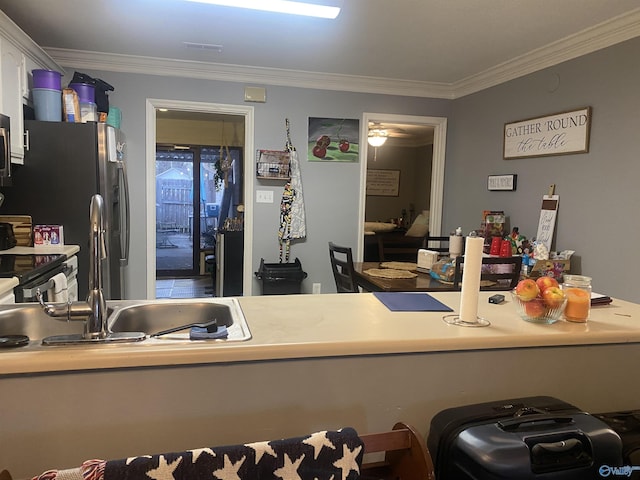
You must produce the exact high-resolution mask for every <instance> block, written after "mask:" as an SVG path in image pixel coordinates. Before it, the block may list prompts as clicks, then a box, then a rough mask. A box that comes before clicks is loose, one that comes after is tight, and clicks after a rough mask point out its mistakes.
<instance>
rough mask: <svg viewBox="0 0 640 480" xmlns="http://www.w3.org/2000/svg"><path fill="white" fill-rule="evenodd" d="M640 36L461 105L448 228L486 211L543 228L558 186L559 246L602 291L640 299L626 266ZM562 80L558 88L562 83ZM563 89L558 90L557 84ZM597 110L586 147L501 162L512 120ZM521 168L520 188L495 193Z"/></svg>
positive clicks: (639, 100) (530, 229)
mask: <svg viewBox="0 0 640 480" xmlns="http://www.w3.org/2000/svg"><path fill="white" fill-rule="evenodd" d="M638 55H640V39H634V40H631V41H628V42H625V43H623V44H620V45H617V46H614V47H610V48H608V49H605V50H601V51H598V52H596V53H593V54H590V55H588V56H585V57H582V58H579V59H576V60H572V61H569V62H566V63H564V64H561V65H558V66H556V67H553V68H549V69H547V70H544V71H540V72H537V73H535V74H531V75H528V76H526V77H524V78H521V79H517V80H514V81H511V82H508V83H506V84H503V85H500V86H497V87H494V88H491V89H488V90H485V91H482V92H479V93H477V94H474V95H470V96H467V97H464V98H461V99H458V100H456V101H455V102H454V107H453V114H452V116H451V119H450V122H449V126H448V134H449V135H448V145H447V165H446V173H445V199H444V213H443V231H447V230H449V229H451V228H454V227H455V226H457V225H462V226H463V228H464V230H465V232H467V231H469V230H472V229H475V228H477V227H478V226H479V224H480V219H481V213H482V210H484V209H494V210H504V211H505V212H506V214H507V215H508V217H509V220H510V224H511V226H518V227H519V228H520V232H521V233H522V234H524V235H526V236H527V237H528V238H531V237H533V236H535V235H536V230H537V225H538V218H539V210H540V206H541V202H542V196H543V195H544V194H546V192H547V190H548V188H549V185H550V184H555V185H556V193H557V194H558V195H559V196H560V205H559V211H558V217H557V224H556V238H555V242H554V247H555V248H556V249H557V250H567V249H569V250H575V251H576V255H578V256H579V258H577V259H576V262H574V264H576V267H577V269H578V270H579V271H581V272H582V273H583V274H585V275H589V276H592V277H593V286H594V290H596V291H599V292H602V293H606V294H610V295H614V296H617V297H620V298H623V299H625V300H630V301H634V302H640V289H638V288H637V284H638V283H637V279H636V278H637V272H635V270H634V267H633V264H629V263H627V262H628V261H629V260H628V259H629V258H633V257H634V254H635V252H634V251H633V250H632V249H631V245H633V242H634V239H636V238H638V236H639V234H640V231H639V230H640V229H639V226H638V214H637V208H638V204H639V203H640V202H639V201H638V200H639V198H638V178H640V162H639V161H638V135H639V133H640V113H639V112H640V95H639V94H638V85H640V63H639V62H638V61H637V58H638ZM558 80H559V85H558ZM556 86H557V88H556ZM585 106H591V107H593V114H592V126H591V142H590V151H589V153H586V154H576V155H565V156H553V157H540V158H528V159H518V160H503V159H502V135H503V128H504V124H505V123H507V122H512V121H517V120H522V119H527V118H531V117H537V116H544V115H548V114H552V113H556V112H562V111H566V110H573V109H578V108H580V107H585ZM511 173H515V174H517V175H518V187H517V190H516V191H515V192H489V191H487V175H490V174H511Z"/></svg>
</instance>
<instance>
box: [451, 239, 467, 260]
mask: <svg viewBox="0 0 640 480" xmlns="http://www.w3.org/2000/svg"><path fill="white" fill-rule="evenodd" d="M463 238H464V237H462V236H461V235H450V236H449V256H450V257H451V258H456V257H458V256H460V255H462V239H463Z"/></svg>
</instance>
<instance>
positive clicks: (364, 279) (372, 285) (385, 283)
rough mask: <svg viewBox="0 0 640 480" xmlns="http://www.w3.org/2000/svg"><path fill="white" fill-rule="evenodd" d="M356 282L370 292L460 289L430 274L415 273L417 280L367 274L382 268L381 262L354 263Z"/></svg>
mask: <svg viewBox="0 0 640 480" xmlns="http://www.w3.org/2000/svg"><path fill="white" fill-rule="evenodd" d="M353 268H354V272H355V277H356V282H357V283H358V285H359V286H360V287H361V288H362V289H363V290H366V291H368V292H447V291H456V290H459V288H455V287H454V286H453V282H451V283H449V282H447V283H443V282H442V281H440V280H437V279H435V278H433V277H432V276H431V275H429V274H428V273H424V272H420V271H414V272H413V273H415V274H416V277H415V278H382V277H374V276H372V275H369V274H367V273H366V272H367V270H369V269H374V268H380V262H354V263H353Z"/></svg>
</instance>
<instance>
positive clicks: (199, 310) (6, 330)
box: [0, 297, 251, 346]
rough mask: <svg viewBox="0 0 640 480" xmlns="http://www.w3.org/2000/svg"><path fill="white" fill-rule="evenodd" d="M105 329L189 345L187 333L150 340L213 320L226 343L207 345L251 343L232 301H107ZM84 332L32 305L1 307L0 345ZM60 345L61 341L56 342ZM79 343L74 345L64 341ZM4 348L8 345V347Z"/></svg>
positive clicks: (80, 326) (77, 323) (76, 323)
mask: <svg viewBox="0 0 640 480" xmlns="http://www.w3.org/2000/svg"><path fill="white" fill-rule="evenodd" d="M107 309H108V311H109V317H108V320H107V324H108V327H109V330H110V332H113V333H114V336H117V335H119V334H121V333H122V332H142V333H144V334H145V335H144V336H142V338H141V339H140V340H142V341H143V342H149V341H151V342H171V343H175V342H192V341H191V340H189V328H186V329H184V330H181V331H178V332H175V333H171V334H168V335H163V336H157V337H151V335H153V334H156V333H158V332H162V331H165V330H169V329H174V328H177V327H181V326H184V325H189V324H192V323H206V322H210V321H211V320H214V319H215V320H216V321H217V324H218V325H219V326H225V327H226V328H227V333H228V336H227V337H226V338H225V339H217V340H203V341H206V342H241V341H246V340H249V339H250V338H251V332H250V331H249V326H248V324H247V321H246V319H245V317H244V314H243V313H242V309H241V308H240V304H239V303H238V300H237V299H236V298H226V297H225V298H215V299H210V300H209V299H202V298H199V299H184V300H109V301H107ZM83 331H84V321H83V320H82V319H72V320H71V321H67V319H66V318H61V319H60V318H52V317H50V316H48V315H47V314H46V313H45V312H44V311H43V309H42V307H41V306H40V305H39V304H37V303H23V304H15V305H0V346H2V339H3V338H5V339H7V338H14V339H15V338H18V337H28V340H29V342H28V345H41V344H45V345H47V344H48V342H47V341H45V342H43V340H44V339H48V338H51V337H65V336H69V337H76V338H77V337H78V335H80V334H82V332H83ZM60 343H64V342H60ZM69 343H78V342H69ZM6 346H9V344H8V343H7V345H6Z"/></svg>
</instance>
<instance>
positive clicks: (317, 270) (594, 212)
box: [87, 39, 640, 302]
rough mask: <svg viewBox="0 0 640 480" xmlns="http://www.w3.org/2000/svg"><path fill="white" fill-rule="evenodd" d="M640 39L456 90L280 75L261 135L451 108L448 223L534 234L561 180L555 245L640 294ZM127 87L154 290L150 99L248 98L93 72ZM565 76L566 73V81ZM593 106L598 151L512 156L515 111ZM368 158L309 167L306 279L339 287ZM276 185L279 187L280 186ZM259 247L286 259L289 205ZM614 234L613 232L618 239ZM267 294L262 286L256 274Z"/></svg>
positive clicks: (580, 267)
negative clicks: (506, 144)
mask: <svg viewBox="0 0 640 480" xmlns="http://www.w3.org/2000/svg"><path fill="white" fill-rule="evenodd" d="M639 54H640V39H634V40H630V41H627V42H625V43H622V44H620V45H617V46H613V47H610V48H608V49H604V50H601V51H598V52H595V53H593V54H590V55H588V56H585V57H582V58H579V59H576V60H572V61H570V62H565V63H564V64H561V65H558V66H556V67H553V68H549V69H546V70H543V71H540V72H537V73H534V74H531V75H528V76H526V77H523V78H520V79H517V80H513V81H511V82H508V83H505V84H503V85H499V86H497V87H494V88H490V89H487V90H485V91H482V92H479V93H476V94H473V95H469V96H466V97H463V98H461V99H457V100H455V101H447V100H435V99H420V98H411V97H395V96H385V95H371V94H355V93H346V92H334V91H319V90H309V89H297V88H287V87H267V103H266V104H255V147H256V148H274V149H279V148H282V147H283V145H284V119H285V117H288V118H289V119H290V120H291V124H292V138H293V142H294V144H295V145H297V146H298V149H299V151H301V152H304V151H305V148H304V147H305V142H306V138H307V121H308V117H309V116H316V117H335V118H361V117H362V113H363V112H375V113H393V114H409V115H411V114H414V115H426V116H442V117H448V118H449V123H448V131H447V135H448V140H447V160H446V170H445V199H444V214H443V228H442V231H444V232H446V231H450V230H451V229H453V228H455V227H457V226H459V225H460V226H462V227H463V230H464V231H465V232H468V231H469V230H472V229H475V228H478V227H479V225H480V220H481V212H482V210H485V209H493V210H504V211H505V212H506V213H507V215H508V217H509V222H510V225H511V226H518V227H519V228H520V231H521V233H523V234H524V235H526V236H527V237H529V238H531V237H533V236H535V234H536V229H537V224H538V217H539V209H540V205H541V201H542V195H543V194H545V193H546V192H547V190H548V187H549V185H550V184H555V185H556V193H558V194H559V195H560V209H559V213H558V219H557V226H556V239H555V242H554V247H555V248H557V249H559V250H566V249H570V250H575V251H576V256H575V257H574V262H573V264H574V266H575V269H576V270H577V271H578V272H582V273H583V274H586V275H591V276H593V285H594V289H595V290H597V291H600V292H603V293H608V294H610V295H614V296H617V297H620V298H623V299H626V300H631V301H636V302H639V301H640V291H638V289H637V288H634V285H635V283H636V280H635V277H636V272H635V271H633V269H632V268H629V267H628V266H627V265H626V262H625V258H624V257H623V256H624V255H628V254H633V253H634V252H632V251H631V248H630V247H631V244H632V239H633V238H636V237H638V235H639V234H640V232H639V227H638V222H637V215H636V208H637V204H638V201H637V200H638V195H637V184H636V182H637V178H638V177H640V162H638V159H637V157H638V153H637V152H638V147H637V137H638V132H639V131H640V128H639V127H640V125H639V123H640V119H639V118H640V117H639V115H638V112H640V96H639V95H638V93H637V89H638V85H640V64H639V63H638V62H636V61H635V60H634V59H636V58H637V57H638V55H639ZM87 73H90V74H91V75H94V76H97V77H100V78H103V79H105V80H106V81H108V82H109V83H111V84H112V85H114V86H115V89H116V90H115V92H113V93H112V94H111V101H112V104H113V105H117V106H119V107H120V108H121V109H122V111H123V123H122V126H123V129H124V130H125V131H126V132H127V135H128V142H129V145H128V146H129V154H130V157H129V158H130V162H129V163H130V165H129V170H130V176H131V179H132V182H131V183H132V184H133V185H134V186H135V187H134V191H133V192H132V201H133V202H132V203H133V204H132V215H133V218H134V222H133V232H132V233H133V236H132V251H131V254H132V259H131V263H130V266H129V268H128V277H127V278H128V285H129V296H130V297H132V298H143V297H144V296H145V295H146V293H145V287H144V285H145V273H146V264H145V262H146V248H147V239H146V233H145V225H146V212H145V183H144V179H145V166H144V162H145V150H144V149H145V146H144V138H145V128H146V125H145V99H146V98H162V99H176V100H190V101H203V102H216V103H227V104H242V102H243V100H242V99H243V89H244V85H243V84H237V83H227V82H214V81H206V80H196V79H182V78H173V77H155V76H144V75H137V74H126V73H114V72H95V71H94V72H87ZM558 82H559V83H558ZM584 106H591V107H593V118H592V127H591V142H590V152H589V153H587V154H577V155H566V156H557V157H540V158H529V159H519V160H508V161H507V160H503V159H502V135H503V127H504V123H506V122H511V121H516V120H522V119H526V118H530V117H535V116H544V115H548V114H552V113H556V112H560V111H564V110H571V109H575V108H580V107H584ZM359 168H360V166H359V165H358V164H343V163H341V164H328V163H322V162H307V161H306V158H305V156H304V155H303V156H302V164H301V170H302V176H303V182H304V193H305V201H306V211H307V218H308V225H307V226H308V237H307V239H306V240H305V241H302V242H299V243H296V244H294V245H293V247H292V256H293V257H294V258H295V257H299V258H300V260H301V262H302V264H303V268H304V269H305V271H307V272H308V273H309V277H308V278H307V280H305V281H304V282H303V288H304V291H307V292H308V291H310V290H311V284H312V283H316V282H319V283H321V284H322V290H323V292H326V291H335V288H334V284H333V279H332V276H331V271H330V268H329V262H328V261H327V242H328V241H329V240H332V241H335V242H337V243H340V244H345V245H352V246H354V247H355V246H356V244H357V218H358V210H357V209H358V189H359ZM509 173H515V174H517V175H518V189H517V191H515V192H489V191H487V175H490V174H509ZM257 188H260V189H273V190H274V197H275V198H278V197H279V195H280V193H281V187H275V186H271V185H260V184H258V185H257ZM251 208H254V209H255V210H254V213H255V224H254V239H253V246H254V255H253V259H252V265H253V266H254V270H255V269H257V267H258V265H259V262H260V258H265V261H267V262H271V261H277V258H278V246H277V223H278V203H277V202H276V203H274V204H254V205H252V206H251ZM612 235H615V236H616V238H615V240H613V239H612V238H611V237H612ZM254 292H255V293H259V292H260V288H259V285H257V282H255V281H254Z"/></svg>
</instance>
